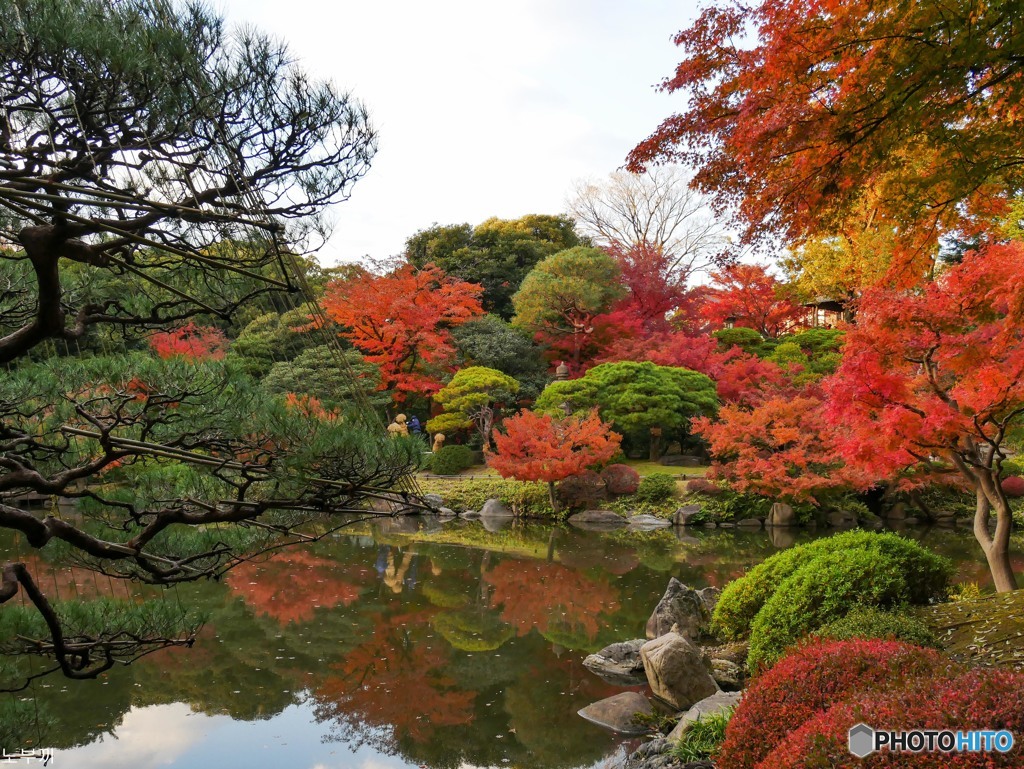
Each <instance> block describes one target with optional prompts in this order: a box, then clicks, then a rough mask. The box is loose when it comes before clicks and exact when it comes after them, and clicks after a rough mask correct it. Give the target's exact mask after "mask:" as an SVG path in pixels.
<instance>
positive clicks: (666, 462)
mask: <svg viewBox="0 0 1024 769" xmlns="http://www.w3.org/2000/svg"><path fill="white" fill-rule="evenodd" d="M658 464H659V465H662V466H663V467H700V466H701V465H703V464H704V462H703V461H702V460H701V458H700V457H698V456H694V455H693V454H666V455H665V456H663V457H662V458H661V459H659V460H658Z"/></svg>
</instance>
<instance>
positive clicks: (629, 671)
mask: <svg viewBox="0 0 1024 769" xmlns="http://www.w3.org/2000/svg"><path fill="white" fill-rule="evenodd" d="M645 643H647V639H646V638H637V639H636V640H634V641H623V642H622V643H615V644H611V645H610V646H606V647H604V648H603V649H601V651H599V652H597V653H596V654H591V655H590V656H589V657H587V658H586V659H585V660H583V667H585V668H587V670H589V671H590V672H592V673H594V674H596V675H598V676H600V677H601V678H602V679H604V680H605V681H607V682H608V683H610V684H614V685H616V686H635V685H637V684H641V683H643V682H644V680H645V679H646V674H645V673H644V663H643V660H641V659H640V647H641V646H643V645H644V644H645Z"/></svg>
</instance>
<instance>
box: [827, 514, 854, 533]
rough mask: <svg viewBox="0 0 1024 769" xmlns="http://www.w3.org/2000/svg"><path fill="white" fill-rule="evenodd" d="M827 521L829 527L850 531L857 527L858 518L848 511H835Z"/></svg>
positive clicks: (829, 515)
mask: <svg viewBox="0 0 1024 769" xmlns="http://www.w3.org/2000/svg"><path fill="white" fill-rule="evenodd" d="M826 520H827V521H828V525H829V526H834V527H835V528H837V529H849V528H852V527H854V526H856V525H857V516H856V515H854V514H853V513H851V512H848V511H846V510H833V511H832V512H831V513H829V514H828V516H827V517H826Z"/></svg>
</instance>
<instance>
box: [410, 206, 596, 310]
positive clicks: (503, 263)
mask: <svg viewBox="0 0 1024 769" xmlns="http://www.w3.org/2000/svg"><path fill="white" fill-rule="evenodd" d="M579 244H580V239H579V238H578V237H577V235H576V233H575V231H574V230H573V221H572V219H569V218H568V217H565V216H549V215H546V214H529V215H527V216H523V217H520V218H519V219H498V218H496V217H492V218H491V219H488V220H487V221H485V222H483V223H482V224H479V225H477V226H476V227H470V225H468V224H453V225H448V226H438V225H434V226H433V227H430V228H428V229H426V230H421V231H420V232H417V233H416V234H415V235H413V236H412V237H411V238H409V239H408V240H407V241H406V244H405V256H406V259H408V260H409V261H410V262H412V263H413V264H414V265H416V266H417V267H424V266H425V265H427V264H429V263H430V262H433V263H434V264H436V265H437V266H438V267H440V268H441V269H443V270H444V271H445V272H446V273H448V274H449V275H454V276H456V277H459V278H462V279H463V280H466V281H469V282H470V283H479V284H480V285H482V286H483V287H484V294H483V305H484V309H485V310H486V311H487V312H490V313H494V314H495V315H497V316H499V317H501V318H503V319H505V320H508V319H509V318H511V317H512V313H513V307H512V295H513V294H514V293H515V292H516V290H517V289H518V288H519V285H520V284H521V283H522V282H523V278H525V277H526V275H527V273H528V272H529V271H530V270H531V269H533V267H534V265H536V264H537V263H538V262H539V261H540V260H541V259H543V258H544V257H545V256H549V255H551V254H553V253H556V252H558V251H561V250H563V249H566V248H572V247H573V246H577V245H579Z"/></svg>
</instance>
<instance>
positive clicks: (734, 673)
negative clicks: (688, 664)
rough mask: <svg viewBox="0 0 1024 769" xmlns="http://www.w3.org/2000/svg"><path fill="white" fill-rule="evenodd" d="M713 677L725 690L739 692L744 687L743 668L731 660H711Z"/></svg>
mask: <svg viewBox="0 0 1024 769" xmlns="http://www.w3.org/2000/svg"><path fill="white" fill-rule="evenodd" d="M711 677H712V678H714V679H715V683H716V684H718V685H719V687H721V689H722V690H723V691H727V692H737V691H739V690H740V689H742V688H743V682H744V675H743V668H742V667H740V666H739V665H737V664H736V663H735V662H731V661H730V660H721V659H713V660H711Z"/></svg>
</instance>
